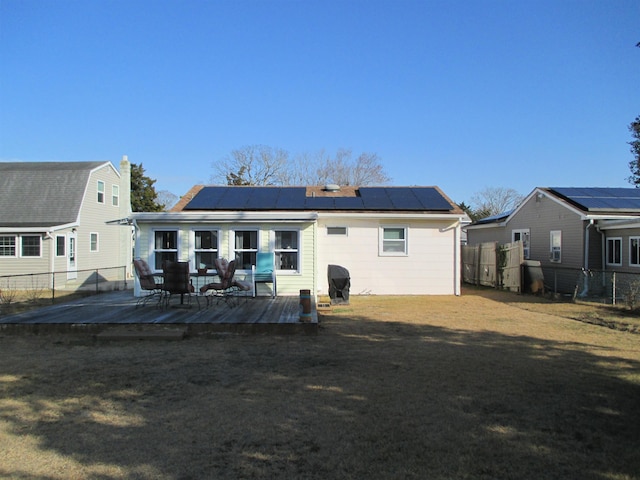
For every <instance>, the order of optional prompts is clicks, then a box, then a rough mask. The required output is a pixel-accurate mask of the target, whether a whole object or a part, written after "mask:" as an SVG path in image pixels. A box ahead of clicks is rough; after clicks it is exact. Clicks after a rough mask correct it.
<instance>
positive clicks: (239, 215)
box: [131, 211, 318, 224]
mask: <svg viewBox="0 0 640 480" xmlns="http://www.w3.org/2000/svg"><path fill="white" fill-rule="evenodd" d="M131 218H132V219H133V220H135V221H136V222H137V223H138V224H140V223H256V222H283V223H301V222H315V221H316V220H317V218H318V214H317V213H315V212H229V211H225V212H206V213H203V212H193V213H192V212H138V213H133V214H132V215H131Z"/></svg>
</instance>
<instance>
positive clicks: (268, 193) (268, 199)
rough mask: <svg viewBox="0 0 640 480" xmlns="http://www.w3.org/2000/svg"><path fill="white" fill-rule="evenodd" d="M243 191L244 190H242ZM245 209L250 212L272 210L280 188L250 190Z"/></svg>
mask: <svg viewBox="0 0 640 480" xmlns="http://www.w3.org/2000/svg"><path fill="white" fill-rule="evenodd" d="M243 190H244V188H243ZM248 190H249V192H248V195H247V199H246V203H245V207H246V208H248V209H252V210H273V209H274V208H275V206H276V202H277V200H278V195H279V194H280V190H281V188H277V187H264V188H250V189H248Z"/></svg>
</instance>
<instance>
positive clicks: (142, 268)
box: [133, 258, 163, 308]
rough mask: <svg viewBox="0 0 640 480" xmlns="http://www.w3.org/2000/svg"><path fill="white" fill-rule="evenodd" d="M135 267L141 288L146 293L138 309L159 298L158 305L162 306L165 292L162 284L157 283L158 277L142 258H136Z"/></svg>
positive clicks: (141, 298) (139, 302)
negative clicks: (161, 302)
mask: <svg viewBox="0 0 640 480" xmlns="http://www.w3.org/2000/svg"><path fill="white" fill-rule="evenodd" d="M133 266H134V268H135V270H136V275H138V280H139V281H140V288H141V289H142V290H143V291H144V292H146V294H144V295H142V296H141V297H139V298H138V301H137V302H136V308H138V306H139V305H146V304H147V302H148V301H149V300H151V299H154V298H157V303H158V305H160V301H161V300H162V292H163V290H162V282H157V281H156V276H155V275H154V274H153V272H152V271H151V268H149V264H148V263H147V262H146V261H144V260H142V259H141V258H136V259H135V260H134V261H133Z"/></svg>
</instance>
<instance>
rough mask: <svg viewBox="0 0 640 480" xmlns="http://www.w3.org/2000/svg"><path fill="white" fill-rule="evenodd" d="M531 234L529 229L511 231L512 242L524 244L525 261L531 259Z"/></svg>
mask: <svg viewBox="0 0 640 480" xmlns="http://www.w3.org/2000/svg"><path fill="white" fill-rule="evenodd" d="M530 239H531V233H530V232H529V229H528V228H521V229H519V230H511V241H512V242H522V252H523V255H524V258H525V259H528V258H529V255H530V254H531V246H530Z"/></svg>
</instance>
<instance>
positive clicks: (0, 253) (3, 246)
mask: <svg viewBox="0 0 640 480" xmlns="http://www.w3.org/2000/svg"><path fill="white" fill-rule="evenodd" d="M15 256H16V236H15V235H1V236H0V257H15Z"/></svg>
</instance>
